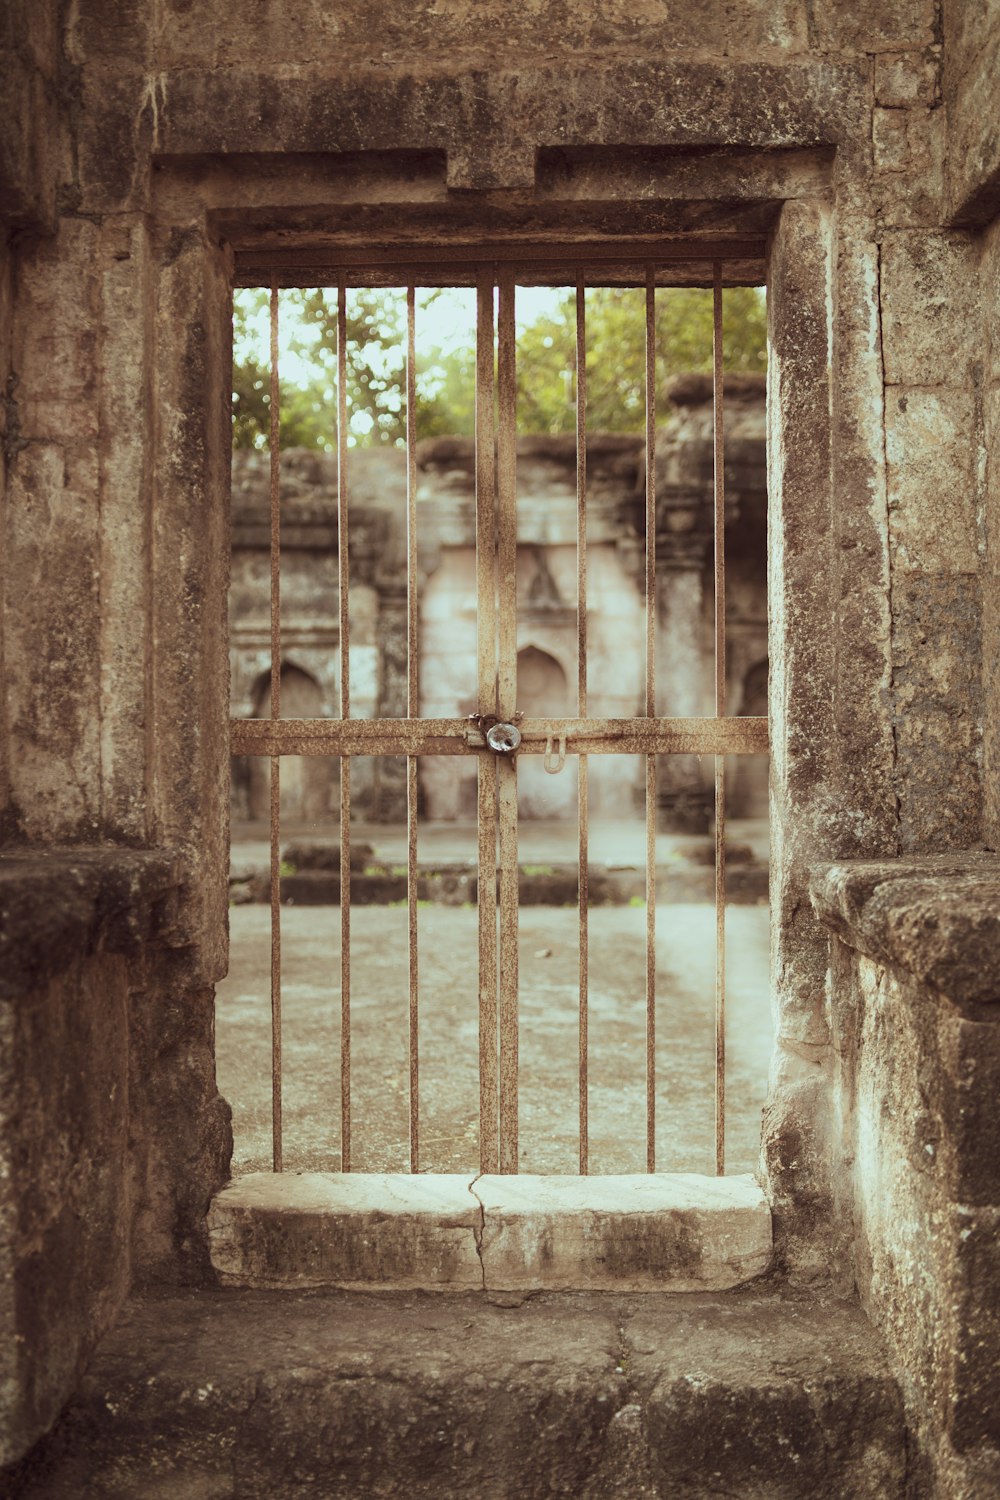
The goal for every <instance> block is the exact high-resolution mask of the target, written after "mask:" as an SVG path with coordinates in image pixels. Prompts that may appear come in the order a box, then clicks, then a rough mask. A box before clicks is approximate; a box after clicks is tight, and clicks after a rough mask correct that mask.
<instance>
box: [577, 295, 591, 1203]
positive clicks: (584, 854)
mask: <svg viewBox="0 0 1000 1500" xmlns="http://www.w3.org/2000/svg"><path fill="white" fill-rule="evenodd" d="M585 293H586V288H585V286H584V280H583V277H582V275H578V276H577V278H576V621H577V645H576V678H577V681H576V696H577V705H576V707H577V713H578V714H579V715H580V718H581V719H582V718H583V717H584V715H585V714H586V712H587V309H586V295H585ZM587 764H588V763H587V757H586V755H581V756H580V770H579V782H578V790H577V820H578V825H579V835H580V850H579V875H578V877H577V897H578V901H579V913H580V1021H579V1069H580V1175H581V1176H586V1174H587V1172H588V1171H589V1168H590V1038H589V1019H590V1017H589V965H590V929H589V904H590V853H589V829H590V821H589V820H590V807H589V790H590V788H589V775H588V769H587Z"/></svg>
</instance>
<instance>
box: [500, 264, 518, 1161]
mask: <svg viewBox="0 0 1000 1500" xmlns="http://www.w3.org/2000/svg"><path fill="white" fill-rule="evenodd" d="M514 296H515V293H514V272H513V270H512V269H511V268H510V267H503V268H502V269H501V272H500V310H499V348H498V355H497V392H498V407H499V412H498V426H497V467H498V473H497V509H498V514H497V560H498V566H499V611H500V630H499V647H500V649H499V662H498V673H497V677H498V710H497V711H498V713H499V714H500V717H501V718H502V719H512V718H513V716H514V714H515V713H516V711H517V367H516V350H515V335H514ZM497 782H498V800H499V810H500V1171H501V1172H506V1173H511V1172H516V1171H517V1163H518V1140H517V1136H518V952H517V939H518V910H517V906H518V871H517V765H516V759H515V757H514V756H511V755H507V756H501V757H500V758H499V764H498V766H497Z"/></svg>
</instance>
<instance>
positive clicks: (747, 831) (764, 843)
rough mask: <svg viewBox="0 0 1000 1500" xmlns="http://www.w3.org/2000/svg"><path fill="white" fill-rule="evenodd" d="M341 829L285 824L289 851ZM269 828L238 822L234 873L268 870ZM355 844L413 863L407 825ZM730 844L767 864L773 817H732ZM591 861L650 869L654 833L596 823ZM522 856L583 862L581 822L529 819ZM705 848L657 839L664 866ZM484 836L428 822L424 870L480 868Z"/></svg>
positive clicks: (702, 839)
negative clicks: (439, 866) (442, 866)
mask: <svg viewBox="0 0 1000 1500" xmlns="http://www.w3.org/2000/svg"><path fill="white" fill-rule="evenodd" d="M338 837H339V824H338V822H337V820H336V819H332V820H331V821H330V822H329V823H322V824H319V823H284V822H283V823H282V828H281V845H282V848H284V846H285V845H286V844H290V843H294V842H297V841H299V840H302V839H309V838H318V839H321V840H323V841H327V840H332V841H333V842H336V841H337V839H338ZM267 839H268V834H267V828H266V826H265V825H263V824H261V823H234V824H233V828H232V850H233V866H234V868H235V869H239V868H243V867H245V866H260V867H265V866H266V865H267V861H268V842H267ZM351 839H352V842H353V843H355V844H370V845H371V847H372V849H373V850H374V854H373V856H372V858H373V859H376V860H384V861H386V863H388V864H405V863H406V825H405V824H392V823H360V822H357V821H356V820H355V819H353V818H352V819H351ZM726 840H727V843H728V844H729V845H730V846H734V845H735V846H744V847H749V848H750V849H751V850H752V851H753V856H754V858H755V859H756V860H759V861H760V862H761V863H762V864H766V863H767V856H768V824H767V819H766V818H731V819H730V820H729V821H728V823H727V825H726ZM589 841H590V858H591V861H592V863H594V864H596V865H607V866H609V867H610V868H612V869H615V868H621V867H627V866H634V867H635V868H636V869H644V868H645V864H646V830H645V826H644V824H643V823H642V822H641V821H639V820H638V819H635V820H632V821H627V822H622V821H618V822H606V821H602V820H600V819H596V818H595V819H592V820H591V823H590V829H589ZM517 842H518V853H519V857H520V860H521V862H522V864H524V863H527V864H542V865H545V864H565V863H566V862H567V861H569V862H572V861H574V860H575V859H576V857H577V847H578V846H577V829H576V822H575V820H569V819H561V820H559V821H554V820H553V821H548V820H545V819H538V818H523V819H522V820H521V822H520V823H519V825H518V831H517ZM698 848H701V849H703V851H704V855H705V857H706V859H707V858H709V857H710V852H711V850H712V848H713V839H712V838H711V837H709V836H708V835H705V836H692V835H690V834H676V833H658V834H657V835H656V862H657V864H658V865H664V864H669V863H671V862H673V861H674V860H679V859H681V858H682V857H684V854H685V852H687V853H688V854H689V855H690V852H691V851H693V850H695V849H698ZM477 849H478V844H477V834H476V825H475V824H474V823H426V822H424V821H423V820H421V823H420V829H419V858H420V863H421V865H435V864H449V863H452V862H454V863H458V862H460V861H463V860H466V861H470V862H472V863H474V862H475V860H476V855H477Z"/></svg>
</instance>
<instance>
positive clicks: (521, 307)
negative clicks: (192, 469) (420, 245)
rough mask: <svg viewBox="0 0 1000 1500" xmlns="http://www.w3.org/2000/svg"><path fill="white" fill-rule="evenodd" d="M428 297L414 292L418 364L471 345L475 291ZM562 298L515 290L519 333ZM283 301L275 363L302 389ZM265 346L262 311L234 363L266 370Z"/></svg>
mask: <svg viewBox="0 0 1000 1500" xmlns="http://www.w3.org/2000/svg"><path fill="white" fill-rule="evenodd" d="M238 295H239V293H237V296H238ZM429 295H430V294H429V293H428V292H427V290H426V289H424V288H420V287H418V288H417V298H416V303H417V312H416V338H417V358H418V362H419V357H420V350H421V347H423V348H425V349H430V348H433V347H434V346H436V347H437V348H439V349H440V350H441V351H442V353H444V354H448V353H449V352H450V351H451V350H453V349H459V348H461V347H462V346H463V345H465V346H468V347H472V345H473V344H474V342H475V327H476V293H475V290H474V288H472V287H445V288H443V289H442V290H441V291H439V292H438V293H437V295H436V296H435V297H434V300H433V302H432V303H431V305H430V307H429V308H428V307H427V305H426V302H427V298H428V296H429ZM327 296H328V297H329V299H330V306H331V307H333V306H335V305H336V299H337V294H336V291H335V290H333V289H330V290H329V291H328V292H327ZM347 296H348V306H350V296H351V293H350V291H348V294H347ZM398 296H399V299H400V303H401V304H402V302H403V301H404V299H405V297H406V293H405V291H404V290H403V289H402V288H401V289H400V291H399V293H398ZM564 296H565V291H564V290H563V291H560V290H559V289H558V288H553V287H543V286H519V287H517V289H516V291H515V298H514V308H515V317H516V321H517V326H518V329H519V330H520V329H523V328H527V327H528V326H529V325H530V324H532V323H534V322H536V321H537V320H538V319H539V318H541V317H543V316H544V315H545V314H547V313H554V312H555V311H556V308H557V307H558V305H559V301H560V299H561V298H562V297H564ZM282 302H283V299H282V298H281V297H280V295H279V304H278V312H279V323H278V365H279V368H280V370H281V374H282V377H283V378H284V379H286V380H289V381H291V383H292V384H293V385H306V384H308V382H309V380H310V379H311V378H312V376H313V375H314V374H315V366H314V365H313V364H312V363H311V362H310V360H309V359H308V358H306V357H305V356H303V355H301V354H298V353H296V352H295V351H294V350H293V349H292V347H291V344H292V340H293V339H294V338H295V337H296V335H297V334H298V333H299V332H300V328H301V325H300V323H299V320H298V318H297V317H294V316H292V315H291V314H292V308H291V306H287V309H286V306H283V305H282ZM422 304H423V305H422ZM270 342H271V335H270V325H269V315H268V311H267V308H266V307H265V308H263V309H262V310H261V312H260V313H259V314H258V315H257V316H256V317H253V318H251V319H249V325H248V336H247V338H246V339H245V340H241V341H240V343H239V345H238V347H237V348H236V350H235V351H234V354H235V357H236V359H238V360H239V359H246V358H247V357H248V356H252V357H254V358H256V359H257V360H258V362H259V363H260V364H262V365H265V366H266V365H267V363H268V361H269V358H270V352H269V351H270Z"/></svg>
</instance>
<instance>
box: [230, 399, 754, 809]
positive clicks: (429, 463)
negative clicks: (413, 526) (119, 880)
mask: <svg viewBox="0 0 1000 1500" xmlns="http://www.w3.org/2000/svg"><path fill="white" fill-rule="evenodd" d="M670 397H671V404H672V412H671V415H670V417H669V419H668V421H667V422H666V423H665V424H664V426H663V427H662V428H661V429H660V432H659V434H658V439H657V485H656V496H657V532H656V544H655V545H656V561H657V622H658V635H657V652H656V655H657V709H658V712H659V713H660V714H663V715H670V716H676V717H697V716H701V715H710V714H711V713H712V712H713V711H714V691H715V665H714V654H713V653H714V629H713V611H714V575H713V549H712V536H713V505H714V497H713V437H712V388H711V380H710V379H709V378H708V377H702V376H685V377H681V378H679V379H677V380H675V381H674V383H673V385H672V387H671V390H670ZM643 452H644V450H643V444H642V440H641V439H640V438H633V437H629V436H617V435H608V434H604V435H602V434H591V435H590V436H589V437H588V442H587V506H588V546H587V565H588V579H589V582H588V695H589V698H588V712H589V713H590V715H591V716H594V717H606V718H627V717H629V716H631V715H633V714H635V713H637V712H639V710H640V706H641V704H642V701H643V692H644V685H645V667H644V649H645V648H644V639H645V637H644V628H645V627H644V605H643V586H644V584H643V569H644V551H645V534H644V532H645V489H644V458H643ZM725 453H726V456H725V473H726V566H727V589H726V630H727V697H728V703H727V707H728V711H729V712H731V713H748V714H762V713H766V712H767V578H766V571H767V569H766V506H767V477H766V452H765V413H764V379H763V377H762V376H751V375H742V376H730V377H729V378H728V379H727V381H726V440H725ZM417 465H418V490H417V505H418V521H417V538H418V575H419V598H420V627H419V657H420V661H419V674H420V709H421V713H422V714H423V715H424V716H425V717H428V718H434V717H452V716H459V715H465V714H468V713H471V712H473V711H474V709H475V707H476V560H475V448H474V444H473V441H472V440H471V439H465V438H436V439H429V440H425V441H424V442H422V443H421V444H420V445H419V446H418V451H417ZM281 473H282V484H281V495H282V541H281V560H282V600H281V620H282V650H283V658H282V669H281V670H282V681H281V702H282V713H283V715H284V716H285V717H286V718H322V717H328V716H334V715H336V713H337V712H338V707H337V704H338V689H339V674H340V653H339V600H338V583H337V460H336V458H335V457H331V456H328V455H326V454H322V453H316V452H311V451H307V450H305V449H299V450H292V451H289V452H284V453H283V454H282V459H281ZM517 483H518V705H519V708H520V710H521V711H522V712H523V713H525V714H527V715H529V716H544V717H554V716H562V715H573V714H575V712H576V681H577V655H576V653H577V616H576V589H577V563H576V524H577V518H576V445H575V438H574V437H573V436H566V437H523V438H521V439H520V440H519V444H518V462H517ZM269 505H270V500H269V460H268V457H267V454H266V453H258V452H254V451H252V450H239V451H237V452H236V453H235V455H234V464H233V544H232V545H233V563H232V586H231V593H230V652H231V660H232V688H231V695H232V698H231V701H232V708H233V714H234V715H235V716H237V717H261V716H264V717H266V715H267V714H268V713H269V711H270V680H269V679H270V666H269V664H270V625H269V618H270V617H269V603H270V592H269V589H270V564H269V554H268V548H269V544H270V518H269ZM405 524H406V460H405V455H404V453H403V452H401V451H400V450H398V449H390V450H386V449H383V448H362V449H359V450H357V451H355V452H352V454H351V456H350V567H351V591H350V608H351V658H350V659H351V704H352V713H353V714H354V715H355V716H357V717H361V718H375V717H378V718H401V717H405V714H406V535H405ZM418 774H419V777H420V789H421V796H420V802H421V811H422V814H423V816H424V817H426V818H428V819H430V820H434V821H455V820H459V821H474V820H475V816H476V765H475V761H474V760H469V759H459V758H455V757H448V756H441V757H433V756H426V757H421V761H420V765H419V772H418ZM644 774H645V773H644V770H643V767H642V765H641V764H640V762H639V760H638V759H637V758H632V757H627V758H626V757H618V756H616V757H613V758H612V757H601V756H594V757H592V758H591V772H590V810H591V816H592V817H594V818H597V819H600V818H621V817H629V816H632V815H635V814H637V813H640V812H641V809H642V799H643V797H644ZM711 774H712V773H711V767H709V766H705V767H702V766H700V765H699V764H698V762H697V761H696V760H695V758H694V757H680V756H671V757H661V760H660V765H659V766H658V788H657V800H658V813H659V819H658V820H659V824H660V826H661V827H663V828H668V829H676V830H678V831H682V832H700V831H704V830H705V829H707V827H708V823H709V817H710V803H711V795H712V794H711ZM268 775H269V770H268V763H267V761H266V760H265V759H263V758H259V757H257V758H246V759H237V760H234V767H233V817H234V820H235V821H236V822H237V823H238V824H243V823H246V822H249V823H256V824H259V823H262V822H266V821H267V818H268ZM338 798H339V779H338V769H337V762H336V761H335V760H330V759H321V758H319V757H317V758H305V757H303V758H295V759H290V760H289V761H288V763H287V764H286V766H285V768H284V771H283V775H282V786H281V811H282V819H283V822H284V823H285V824H286V826H291V825H295V824H307V825H310V826H318V825H322V824H323V823H324V822H328V821H331V820H335V819H336V817H337V812H338ZM352 803H353V807H354V809H355V811H356V815H358V816H360V817H362V818H366V819H369V820H371V821H373V822H395V821H400V822H401V821H403V820H404V819H405V815H406V802H405V778H404V767H403V765H402V762H397V761H395V760H394V758H392V757H385V756H382V757H367V758H366V757H359V758H358V760H357V761H356V762H355V771H354V782H353V790H352ZM519 806H520V812H521V816H522V817H528V818H575V815H576V761H575V759H574V758H572V757H571V758H570V759H569V761H568V762H567V765H566V767H565V769H564V771H563V772H562V773H561V774H560V775H558V776H551V775H548V774H546V772H545V770H544V768H543V766H542V764H541V761H540V760H539V759H537V758H525V759H523V760H522V762H521V767H520V774H519ZM729 811H730V813H731V815H732V816H734V817H766V815H767V769H766V763H764V762H763V761H762V760H759V759H756V760H755V759H751V760H744V761H742V762H739V761H737V762H736V763H735V764H734V765H733V767H732V768H731V773H730V794H729Z"/></svg>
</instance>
